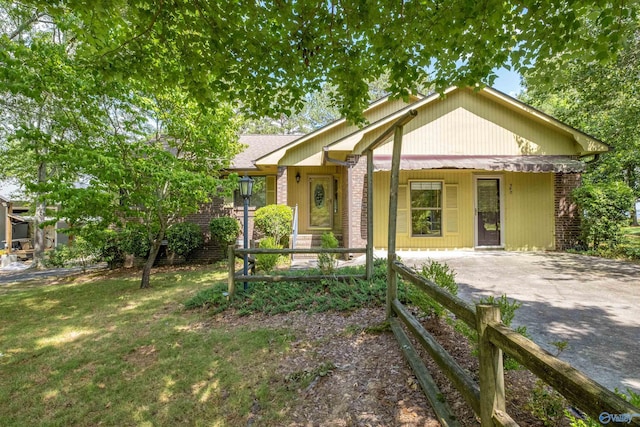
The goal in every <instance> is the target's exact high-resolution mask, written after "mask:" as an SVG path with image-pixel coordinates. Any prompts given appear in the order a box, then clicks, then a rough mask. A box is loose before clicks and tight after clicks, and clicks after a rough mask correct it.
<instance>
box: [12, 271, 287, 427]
mask: <svg viewBox="0 0 640 427" xmlns="http://www.w3.org/2000/svg"><path fill="white" fill-rule="evenodd" d="M225 273H226V270H225V269H224V268H223V266H222V265H214V266H211V265H208V266H207V267H206V268H194V267H191V268H189V269H185V268H181V269H179V270H176V271H174V272H158V273H156V274H155V275H154V289H153V291H151V292H138V291H136V290H135V289H134V288H132V285H135V283H136V281H137V280H139V279H137V278H136V275H135V274H133V273H129V272H126V271H125V272H122V273H121V274H118V275H117V276H113V275H109V276H108V277H99V276H96V275H95V274H94V275H91V277H90V279H91V280H87V279H89V277H88V276H84V277H81V278H76V279H71V278H68V279H64V280H62V281H60V280H59V279H56V280H53V279H51V280H48V279H46V278H39V279H38V280H37V282H35V285H37V286H35V285H34V282H29V283H24V284H15V285H12V286H3V287H2V288H0V293H1V294H2V297H1V298H0V329H1V331H2V332H1V333H2V348H0V353H1V354H2V356H0V361H1V362H0V363H1V366H2V368H0V369H1V371H2V378H3V382H2V387H0V425H2V426H26V425H33V424H34V420H37V422H35V423H36V424H41V425H67V426H73V425H75V426H80V425H98V424H100V423H103V424H107V425H114V426H115V425H126V424H131V423H133V424H144V425H176V424H177V425H185V424H194V423H196V424H197V423H201V424H202V425H216V424H218V425H229V426H232V425H247V424H248V423H250V422H251V418H250V414H251V412H252V407H255V406H257V405H259V406H260V423H259V424H261V425H272V426H274V425H283V424H286V423H285V422H284V420H283V415H282V413H283V412H286V409H287V408H288V405H289V404H290V402H291V399H293V398H295V391H293V390H289V389H288V387H287V386H286V384H285V382H284V376H283V375H280V380H281V381H279V382H278V384H275V383H274V373H277V372H278V364H279V363H280V360H281V357H274V355H284V357H286V356H287V354H288V353H287V352H288V348H289V346H290V343H291V342H292V341H293V340H294V336H293V335H292V334H291V332H290V331H289V330H287V329H286V328H280V329H279V328H263V327H261V326H260V325H258V326H257V327H256V328H251V330H247V329H245V328H229V327H228V325H224V326H222V325H217V324H211V325H210V326H208V327H206V328H202V327H201V326H202V323H203V322H208V321H209V320H210V317H209V315H208V314H207V313H203V312H202V311H200V310H198V311H186V310H183V309H182V308H181V307H180V306H179V304H176V302H179V301H184V300H187V299H188V298H190V297H191V296H193V295H195V294H196V293H197V292H198V291H200V290H205V289H211V288H212V284H214V285H217V284H222V285H223V287H224V284H225V280H226V279H225ZM52 283H55V285H50V284H52ZM47 285H49V286H47ZM63 390H64V391H63ZM222 390H234V392H233V395H232V396H230V398H228V399H225V398H224V394H220V393H222ZM165 397H166V399H165ZM70 403H72V404H70ZM132 411H133V412H132ZM134 412H135V414H134ZM132 417H134V418H135V420H136V421H132Z"/></svg>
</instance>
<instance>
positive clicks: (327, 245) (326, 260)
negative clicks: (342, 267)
mask: <svg viewBox="0 0 640 427" xmlns="http://www.w3.org/2000/svg"><path fill="white" fill-rule="evenodd" d="M338 246H339V243H338V239H336V236H334V235H333V233H332V232H330V231H329V232H328V233H323V234H322V242H321V243H320V247H321V248H323V249H334V248H337V247H338ZM337 266H338V260H337V254H318V268H319V269H320V271H322V273H324V274H332V273H333V272H334V271H335V269H336V267H337Z"/></svg>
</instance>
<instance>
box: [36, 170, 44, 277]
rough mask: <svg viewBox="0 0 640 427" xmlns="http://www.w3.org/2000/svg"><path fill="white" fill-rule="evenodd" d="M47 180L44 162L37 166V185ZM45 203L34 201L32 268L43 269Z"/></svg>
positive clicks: (39, 199) (38, 200)
mask: <svg viewBox="0 0 640 427" xmlns="http://www.w3.org/2000/svg"><path fill="white" fill-rule="evenodd" d="M46 179H47V173H46V165H45V163H44V162H42V163H40V164H39V165H38V183H39V184H41V183H44V182H45V181H46ZM46 214H47V203H46V202H45V201H44V200H42V199H41V198H38V199H37V200H36V212H35V216H34V221H33V223H34V224H33V228H34V230H33V267H34V268H37V269H40V268H43V267H44V247H45V246H44V243H45V242H44V238H45V231H44V228H43V227H42V224H43V223H44V222H45V220H46Z"/></svg>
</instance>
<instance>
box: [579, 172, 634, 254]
mask: <svg viewBox="0 0 640 427" xmlns="http://www.w3.org/2000/svg"><path fill="white" fill-rule="evenodd" d="M572 195H573V198H574V200H575V201H576V203H577V204H578V206H579V207H580V209H581V211H582V225H581V231H582V239H583V241H584V243H585V244H586V245H587V248H588V249H593V250H596V251H597V250H599V249H600V247H601V245H604V246H606V247H607V248H608V249H613V248H615V247H616V246H617V245H618V243H620V241H621V239H622V228H623V227H624V226H626V225H628V224H629V212H630V211H631V208H632V206H633V203H634V196H633V191H632V190H631V189H630V188H629V186H627V185H626V184H624V183H622V182H606V183H597V184H594V183H585V184H583V185H582V186H581V187H579V188H577V189H575V190H574V191H573V193H572Z"/></svg>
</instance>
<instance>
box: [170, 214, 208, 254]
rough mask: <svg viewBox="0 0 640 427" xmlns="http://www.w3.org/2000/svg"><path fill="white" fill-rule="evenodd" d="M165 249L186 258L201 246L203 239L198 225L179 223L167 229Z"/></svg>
mask: <svg viewBox="0 0 640 427" xmlns="http://www.w3.org/2000/svg"><path fill="white" fill-rule="evenodd" d="M166 237H167V247H168V249H169V250H170V251H172V252H174V253H175V254H177V255H182V256H187V255H189V254H190V253H191V252H193V251H194V250H195V249H197V248H199V247H200V246H202V244H203V243H204V239H203V237H202V230H200V226H199V225H198V224H194V223H192V222H181V223H178V224H174V225H172V226H171V227H169V229H167V235H166Z"/></svg>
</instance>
